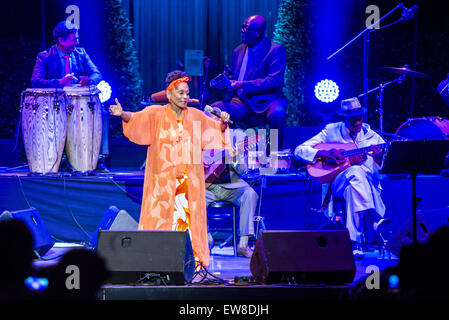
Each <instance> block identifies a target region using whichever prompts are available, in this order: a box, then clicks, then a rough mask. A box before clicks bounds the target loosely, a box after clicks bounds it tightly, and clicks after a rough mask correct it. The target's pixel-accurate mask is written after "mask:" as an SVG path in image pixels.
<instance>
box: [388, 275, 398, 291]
mask: <svg viewBox="0 0 449 320" xmlns="http://www.w3.org/2000/svg"><path fill="white" fill-rule="evenodd" d="M388 287H389V288H390V289H398V288H399V277H398V276H397V275H395V274H393V275H391V276H390V277H389V278H388Z"/></svg>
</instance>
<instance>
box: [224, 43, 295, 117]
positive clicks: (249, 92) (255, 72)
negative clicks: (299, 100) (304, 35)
mask: <svg viewBox="0 0 449 320" xmlns="http://www.w3.org/2000/svg"><path fill="white" fill-rule="evenodd" d="M246 48H247V45H246V44H241V45H239V46H238V47H237V48H235V49H234V52H233V55H232V62H231V73H232V76H231V77H232V78H233V79H235V80H237V78H238V75H239V73H240V67H241V64H242V61H243V57H244V56H245V51H246ZM248 63H249V64H248V66H247V74H246V78H245V80H244V81H243V92H242V93H241V94H240V95H238V97H239V98H240V99H241V100H243V101H244V102H246V103H248V104H249V105H250V106H251V107H252V109H253V110H254V111H256V112H264V111H265V110H266V109H267V107H268V104H269V103H270V102H272V101H273V100H279V101H280V102H281V103H283V104H284V106H286V105H287V100H286V99H285V97H284V94H283V91H282V89H283V87H284V72H285V67H286V54H285V48H284V47H283V46H282V45H280V44H278V43H276V42H273V41H271V40H270V39H268V38H264V39H263V40H262V43H261V44H260V47H259V48H258V49H257V50H256V52H255V53H254V56H253V58H252V59H251V60H250V61H249V62H248Z"/></svg>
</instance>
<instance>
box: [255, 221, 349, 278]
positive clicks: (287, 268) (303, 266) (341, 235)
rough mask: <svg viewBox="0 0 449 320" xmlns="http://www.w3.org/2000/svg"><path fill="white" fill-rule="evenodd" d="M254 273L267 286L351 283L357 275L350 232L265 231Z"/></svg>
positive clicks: (259, 243)
mask: <svg viewBox="0 0 449 320" xmlns="http://www.w3.org/2000/svg"><path fill="white" fill-rule="evenodd" d="M250 269H251V273H252V275H253V277H254V278H255V280H256V281H259V282H263V283H267V284H273V283H283V282H295V283H308V284H322V283H326V284H344V283H351V282H352V281H353V279H354V275H355V271H356V268H355V262H354V256H353V254H352V246H351V242H350V239H349V233H348V231H347V230H332V231H330V230H329V231H325V230H322V231H262V233H261V236H260V237H259V239H257V242H256V247H255V249H254V253H253V256H252V257H251V262H250Z"/></svg>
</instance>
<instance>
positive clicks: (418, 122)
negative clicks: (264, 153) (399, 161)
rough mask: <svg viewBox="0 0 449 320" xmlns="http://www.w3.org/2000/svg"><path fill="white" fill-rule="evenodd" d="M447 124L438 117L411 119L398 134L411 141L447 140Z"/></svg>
mask: <svg viewBox="0 0 449 320" xmlns="http://www.w3.org/2000/svg"><path fill="white" fill-rule="evenodd" d="M447 122H448V120H446V119H443V118H436V117H435V118H417V119H409V120H408V121H407V122H405V123H404V124H402V125H401V126H400V127H399V128H398V130H396V134H397V135H399V136H401V137H404V138H408V139H411V140H425V139H426V140H446V139H448V132H446V131H447Z"/></svg>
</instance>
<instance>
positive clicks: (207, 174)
mask: <svg viewBox="0 0 449 320" xmlns="http://www.w3.org/2000/svg"><path fill="white" fill-rule="evenodd" d="M258 142H259V136H257V135H254V136H251V137H248V140H247V141H242V142H239V143H237V144H236V146H235V152H232V153H231V152H230V150H219V151H218V152H217V153H215V154H214V155H213V156H210V157H207V163H204V179H205V181H206V188H207V187H209V186H210V185H211V184H212V183H213V182H214V181H215V179H217V178H218V177H219V176H220V175H221V174H222V173H223V171H224V170H225V169H226V165H227V163H226V161H227V160H229V159H232V158H234V157H237V155H238V154H239V153H240V152H245V153H246V152H247V151H249V150H254V149H255V148H256V146H257V143H258ZM237 158H238V157H237ZM228 162H229V161H228ZM229 164H230V163H229ZM230 165H231V164H230ZM236 171H237V174H239V175H241V174H243V173H245V172H239V170H236Z"/></svg>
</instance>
